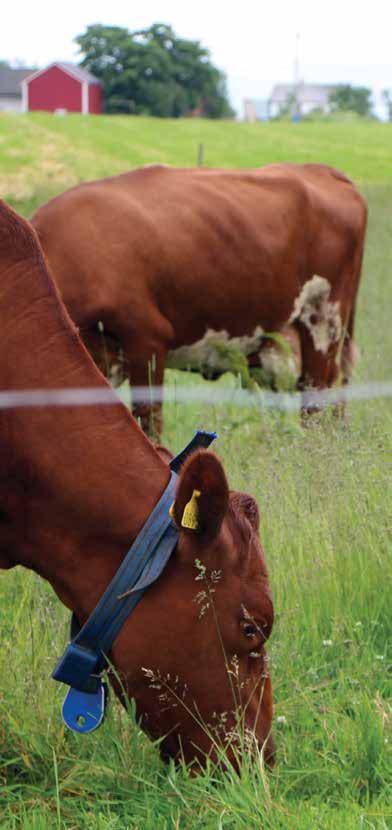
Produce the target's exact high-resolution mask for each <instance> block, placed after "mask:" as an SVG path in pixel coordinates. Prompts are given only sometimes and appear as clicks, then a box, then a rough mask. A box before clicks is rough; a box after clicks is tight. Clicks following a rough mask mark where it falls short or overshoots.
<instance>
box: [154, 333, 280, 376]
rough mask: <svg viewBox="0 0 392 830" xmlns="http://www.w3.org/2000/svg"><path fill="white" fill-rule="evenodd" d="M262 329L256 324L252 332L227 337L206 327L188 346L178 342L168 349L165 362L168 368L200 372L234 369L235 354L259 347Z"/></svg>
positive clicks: (239, 356)
mask: <svg viewBox="0 0 392 830" xmlns="http://www.w3.org/2000/svg"><path fill="white" fill-rule="evenodd" d="M263 336H264V332H263V329H262V328H261V326H257V328H256V329H255V330H254V332H253V334H251V335H243V337H230V335H229V333H228V332H227V331H225V330H224V329H222V331H214V330H213V329H207V331H206V333H205V335H204V337H202V338H201V339H200V340H197V341H196V342H195V343H191V344H190V345H189V346H179V347H178V348H177V349H172V350H170V351H169V352H168V354H167V358H166V366H167V368H169V369H188V370H191V371H197V372H202V374H210V375H214V374H222V373H223V372H230V371H233V368H234V364H235V363H236V357H237V358H238V360H239V361H240V360H241V356H242V357H243V358H246V357H247V356H248V355H250V354H255V353H257V352H258V351H259V349H260V347H261V344H262V341H263Z"/></svg>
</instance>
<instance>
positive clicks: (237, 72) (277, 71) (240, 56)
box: [0, 0, 392, 115]
mask: <svg viewBox="0 0 392 830" xmlns="http://www.w3.org/2000/svg"><path fill="white" fill-rule="evenodd" d="M156 22H162V23H169V24H170V25H171V26H173V28H174V30H175V31H176V33H177V34H178V35H180V36H182V37H186V38H191V39H197V40H200V41H201V42H202V43H203V45H204V46H206V47H207V48H208V49H209V50H210V52H211V56H212V59H213V62H214V63H215V64H216V65H217V66H218V67H219V68H220V69H222V70H223V71H224V72H225V73H226V75H227V79H228V88H229V93H230V98H231V101H232V104H233V105H234V107H235V109H236V110H237V111H238V113H239V114H240V115H241V114H242V101H243V99H244V98H247V97H250V98H266V97H268V96H269V94H270V93H271V90H272V87H273V85H274V84H275V83H278V82H290V81H291V80H292V78H293V72H294V55H295V44H296V36H297V33H298V34H299V72H300V77H301V78H303V79H304V80H305V81H306V82H309V83H310V82H313V83H337V82H342V83H353V84H358V85H364V86H370V87H372V89H373V90H374V99H375V104H376V111H377V113H378V114H380V115H382V105H381V90H383V89H385V88H390V89H392V2H391V0H372V2H369V0H367V2H363V0H362V2H361V0H329V2H328V3H326V2H323V3H321V2H320V0H285V2H283V0H268V2H265V0H241V2H238V1H237V2H235V3H234V2H230V0H226V2H223V0H197V2H189V0H188V2H187V0H165V1H164V2H163V0H144V2H143V3H139V2H138V3H135V2H133V3H132V2H130V0H78V2H76V0H68V2H65V3H55V2H53V0H34V2H30V3H28V4H27V3H23V4H20V3H15V4H13V3H6V10H5V11H4V12H3V14H2V25H1V29H0V59H6V60H10V61H15V60H19V61H22V62H23V63H24V64H26V65H34V66H45V65H46V64H48V63H50V62H51V61H54V60H71V61H72V60H77V59H78V52H77V48H76V46H75V44H74V43H73V38H74V37H75V36H76V35H78V34H81V33H82V32H83V31H84V30H85V29H86V27H87V26H88V25H89V24H92V23H104V24H107V25H113V26H125V27H127V28H128V29H131V30H133V29H141V28H145V27H147V26H149V25H151V24H152V23H156Z"/></svg>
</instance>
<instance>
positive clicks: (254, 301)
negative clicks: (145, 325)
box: [33, 164, 360, 345]
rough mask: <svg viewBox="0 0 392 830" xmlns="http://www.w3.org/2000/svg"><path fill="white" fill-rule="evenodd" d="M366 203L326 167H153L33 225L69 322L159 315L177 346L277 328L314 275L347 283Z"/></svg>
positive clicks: (60, 206)
mask: <svg viewBox="0 0 392 830" xmlns="http://www.w3.org/2000/svg"><path fill="white" fill-rule="evenodd" d="M357 203H358V194H357V191H356V190H355V188H354V187H353V185H352V184H351V182H349V180H347V179H346V177H344V175H343V174H339V173H338V172H337V171H334V170H332V169H331V168H327V167H324V166H322V165H290V164H278V165H269V166H267V167H265V168H260V169H258V170H252V171H249V170H244V171H241V170H239V171H232V170H208V169H177V168H166V167H156V166H154V167H147V168H141V169H140V170H137V171H132V172H131V173H128V174H124V175H122V176H117V177H113V178H111V179H105V180H102V181H100V182H95V183H90V184H85V185H81V186H79V187H77V188H74V189H72V190H70V191H68V192H67V193H65V194H63V195H62V196H60V197H57V199H54V200H52V202H50V203H48V205H46V206H44V207H43V208H41V209H40V210H39V211H38V212H37V214H36V215H35V217H34V218H33V224H34V225H35V226H36V228H37V230H38V233H39V236H40V238H41V241H42V244H43V247H44V250H45V251H46V254H47V256H48V259H49V263H50V266H51V268H52V271H53V274H54V276H55V277H56V279H57V281H58V283H59V286H60V290H61V291H62V294H63V297H64V300H65V302H66V304H67V305H68V308H69V310H70V312H71V316H73V317H74V319H75V320H76V321H77V322H78V323H79V324H82V325H83V324H86V323H88V322H89V321H90V320H93V319H94V318H96V317H98V319H101V318H103V317H105V315H106V318H107V319H109V320H110V318H111V316H112V317H113V315H114V316H115V314H116V309H118V308H121V309H122V310H124V309H129V319H130V325H132V315H134V316H140V315H141V314H143V313H144V312H143V309H145V310H146V318H147V319H148V308H151V307H152V306H155V307H159V310H160V313H161V314H162V315H163V316H164V317H165V318H166V319H167V320H168V321H169V322H170V325H171V326H172V330H173V332H174V335H173V337H174V341H173V344H172V345H176V344H178V343H183V342H192V340H194V339H197V337H199V336H201V335H202V334H203V333H204V331H205V329H206V327H211V328H213V329H217V330H219V329H227V330H229V331H230V333H231V334H232V335H240V334H242V333H243V332H244V331H246V330H248V331H250V330H252V328H254V326H255V325H261V326H263V327H266V328H268V329H269V330H271V328H279V327H281V326H282V325H283V324H284V323H285V321H287V319H288V318H289V317H290V313H291V311H292V308H293V305H294V301H295V298H296V297H297V296H298V294H299V292H300V290H301V286H302V285H303V284H304V282H306V280H307V279H310V278H311V276H312V274H315V273H321V274H322V275H323V276H324V275H325V276H326V277H327V278H328V279H329V280H330V281H331V282H333V281H334V280H336V279H338V278H339V270H340V266H339V263H340V261H341V263H342V264H343V263H344V261H345V257H346V255H347V246H349V245H350V244H351V243H350V241H349V240H350V239H351V238H352V239H353V240H354V239H355V236H356V232H357V224H358V221H359V220H357V214H358V216H359V213H360V211H359V210H356V205H357Z"/></svg>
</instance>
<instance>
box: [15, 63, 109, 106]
mask: <svg viewBox="0 0 392 830" xmlns="http://www.w3.org/2000/svg"><path fill="white" fill-rule="evenodd" d="M22 101H23V109H24V111H25V112H33V111H35V110H41V111H42V110H43V111H45V112H56V110H63V111H66V112H81V113H83V115H89V114H90V113H92V114H94V115H98V114H99V113H101V112H102V88H101V82H100V81H99V80H98V78H95V77H94V75H92V74H91V72H87V70H86V69H82V67H81V66H76V65H75V64H73V63H63V62H62V63H51V64H50V66H47V67H46V69H39V70H38V72H33V74H32V75H29V76H28V77H27V78H25V79H24V81H22Z"/></svg>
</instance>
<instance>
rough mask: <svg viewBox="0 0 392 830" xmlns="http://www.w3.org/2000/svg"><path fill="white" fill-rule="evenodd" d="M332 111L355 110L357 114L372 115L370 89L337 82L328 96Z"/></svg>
mask: <svg viewBox="0 0 392 830" xmlns="http://www.w3.org/2000/svg"><path fill="white" fill-rule="evenodd" d="M329 102H330V104H331V108H332V110H333V111H335V112H336V110H340V111H342V110H343V111H350V112H357V113H358V115H364V116H368V117H369V116H371V115H372V108H373V105H372V91H371V89H368V87H366V86H351V84H339V86H337V87H336V89H335V90H334V91H333V92H332V93H331V95H330V96H329Z"/></svg>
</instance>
